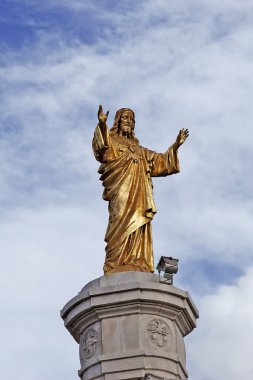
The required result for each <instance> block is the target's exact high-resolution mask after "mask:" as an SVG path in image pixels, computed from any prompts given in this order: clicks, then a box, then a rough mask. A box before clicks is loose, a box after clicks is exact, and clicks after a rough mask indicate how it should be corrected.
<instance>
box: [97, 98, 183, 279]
mask: <svg viewBox="0 0 253 380" xmlns="http://www.w3.org/2000/svg"><path fill="white" fill-rule="evenodd" d="M108 114H109V112H107V113H106V114H104V113H103V109H102V106H99V110H98V120H99V122H98V125H97V127H96V129H95V133H94V138H93V142H92V147H93V151H94V155H95V157H96V159H97V160H98V161H99V162H100V163H101V166H100V168H99V173H100V175H101V176H100V180H101V181H102V183H103V186H104V193H103V199H104V200H106V201H108V202H109V205H108V210H109V223H108V227H107V231H106V235H105V241H106V243H107V245H106V258H105V264H104V272H105V273H106V274H109V273H115V272H121V271H131V270H135V271H144V272H153V271H154V260H153V248H152V232H151V220H152V219H153V217H154V215H155V213H156V207H155V203H154V199H153V185H152V177H159V176H160V177H164V176H167V175H171V174H174V173H178V172H179V170H180V169H179V161H178V148H179V146H180V145H182V144H183V142H184V141H185V139H186V138H187V137H188V130H187V129H186V130H185V129H182V130H181V131H180V132H179V134H178V137H177V139H176V141H175V143H174V144H173V145H172V146H171V147H170V148H169V149H168V150H167V151H166V152H165V153H156V152H153V151H152V150H149V149H147V148H143V147H142V146H140V145H139V141H138V140H137V138H136V137H135V134H134V127H135V119H134V112H133V111H132V110H130V109H128V108H122V109H120V110H118V111H117V113H116V115H115V120H114V125H113V127H112V128H111V129H110V130H109V129H108V127H107V124H106V121H107V117H108Z"/></svg>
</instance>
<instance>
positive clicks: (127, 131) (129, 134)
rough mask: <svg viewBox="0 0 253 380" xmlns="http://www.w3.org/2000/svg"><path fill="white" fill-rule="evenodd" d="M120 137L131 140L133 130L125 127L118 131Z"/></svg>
mask: <svg viewBox="0 0 253 380" xmlns="http://www.w3.org/2000/svg"><path fill="white" fill-rule="evenodd" d="M120 135H121V136H125V137H128V138H131V139H132V138H133V129H132V128H131V127H130V126H129V127H128V126H125V127H123V128H121V129H120Z"/></svg>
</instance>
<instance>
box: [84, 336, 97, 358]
mask: <svg viewBox="0 0 253 380" xmlns="http://www.w3.org/2000/svg"><path fill="white" fill-rule="evenodd" d="M80 343H81V346H80V347H82V351H83V353H84V357H85V359H90V358H91V357H92V356H93V355H94V353H95V352H96V349H97V345H98V333H97V332H96V330H94V329H89V330H88V331H87V332H86V333H85V334H83V335H82V338H81V342H80Z"/></svg>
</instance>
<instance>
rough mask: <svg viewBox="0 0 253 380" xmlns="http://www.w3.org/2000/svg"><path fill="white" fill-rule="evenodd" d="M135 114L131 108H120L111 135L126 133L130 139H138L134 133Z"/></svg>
mask: <svg viewBox="0 0 253 380" xmlns="http://www.w3.org/2000/svg"><path fill="white" fill-rule="evenodd" d="M134 127H135V115H134V111H132V110H131V109H130V108H121V109H119V110H118V111H117V112H116V114H115V118H114V124H113V127H112V128H111V130H110V134H111V135H116V134H118V135H123V136H124V135H125V136H127V137H129V138H130V139H133V140H135V141H138V140H137V138H136V137H135V134H134Z"/></svg>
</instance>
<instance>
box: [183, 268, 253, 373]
mask: <svg viewBox="0 0 253 380" xmlns="http://www.w3.org/2000/svg"><path fill="white" fill-rule="evenodd" d="M200 286H201V284H200ZM252 286H253V267H250V268H248V269H247V271H246V273H245V275H244V276H242V277H241V278H240V279H239V280H238V281H237V282H236V283H235V284H234V285H231V286H226V285H223V286H221V287H220V288H219V289H218V291H217V293H214V294H212V295H210V296H205V297H203V298H202V299H199V300H198V307H199V309H200V316H201V319H200V320H199V323H198V328H197V330H196V331H195V332H194V333H192V336H189V337H188V338H187V339H186V341H187V347H188V351H187V352H188V360H189V363H190V366H191V370H190V378H192V379H203V380H211V379H213V378H215V379H217V380H223V379H226V378H227V379H231V380H236V379H238V378H242V379H243V378H244V379H250V378H251V374H252V370H253V364H252V360H251V345H252V340H253V333H252V331H253V317H252V315H253V306H252V305H253V298H252Z"/></svg>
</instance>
